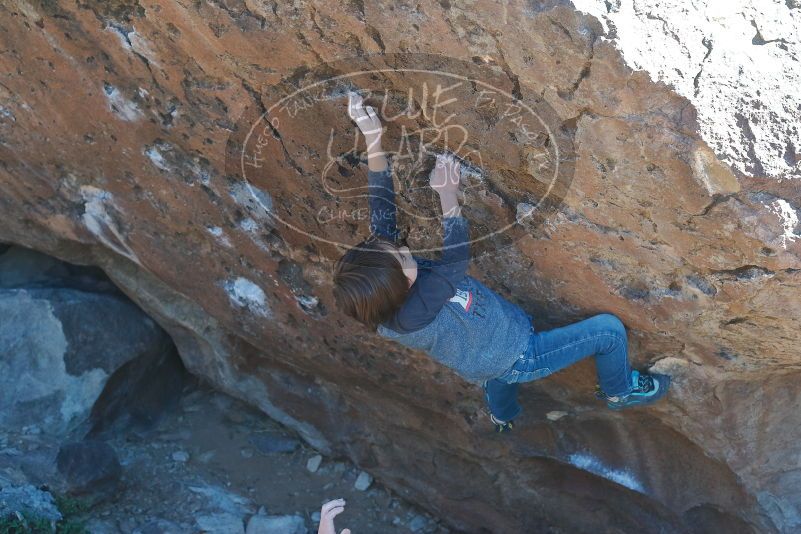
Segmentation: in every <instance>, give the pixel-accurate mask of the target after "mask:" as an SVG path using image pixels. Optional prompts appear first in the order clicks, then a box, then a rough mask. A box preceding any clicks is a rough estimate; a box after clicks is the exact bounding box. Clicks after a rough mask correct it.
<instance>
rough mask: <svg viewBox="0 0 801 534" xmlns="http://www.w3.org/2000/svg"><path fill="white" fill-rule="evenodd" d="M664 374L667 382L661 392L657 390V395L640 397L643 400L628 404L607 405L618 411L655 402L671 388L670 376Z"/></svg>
mask: <svg viewBox="0 0 801 534" xmlns="http://www.w3.org/2000/svg"><path fill="white" fill-rule="evenodd" d="M664 376H665V384H664V388H663V389H662V391H661V393H660V392H659V391H657V392H656V395H654V396H653V397H640V399H641V400H635V401H632V402H627V403H626V404H611V403H606V405H607V406H608V407H609V409H610V410H614V411H616V412H618V411H620V410H625V409H626V408H635V407H637V406H648V405H649V404H653V403H655V402H656V401H658V400H659V399H661V398H662V397H664V396H665V395H667V392H668V390H670V377H669V376H667V375H664Z"/></svg>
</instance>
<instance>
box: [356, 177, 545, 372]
mask: <svg viewBox="0 0 801 534" xmlns="http://www.w3.org/2000/svg"><path fill="white" fill-rule="evenodd" d="M368 176H369V186H368V191H369V203H370V214H371V230H372V232H373V233H374V234H375V235H378V236H382V237H385V238H387V239H391V240H393V241H395V240H396V239H397V237H398V230H397V224H396V208H395V189H394V184H393V181H392V176H391V174H390V171H389V170H386V171H383V172H373V171H370V172H369V173H368ZM442 224H443V230H444V242H443V251H442V256H441V258H440V259H439V260H429V259H426V258H418V257H417V256H415V257H414V258H415V260H417V279H416V280H415V282H414V284H412V286H411V287H410V288H409V293H408V295H407V297H406V300H405V302H404V303H403V305H402V306H401V307H400V308H399V309H398V311H397V312H396V313H395V315H394V316H393V317H392V319H391V320H389V321H387V322H386V323H384V324H381V325H379V326H378V330H377V331H378V334H379V335H381V336H383V337H386V338H389V339H393V340H395V341H397V342H399V343H401V344H403V345H405V346H407V347H411V348H415V349H420V350H424V351H426V352H427V353H428V354H429V355H430V356H431V357H432V358H434V359H435V360H436V361H438V362H440V363H442V364H443V365H446V366H448V367H450V368H451V369H453V370H454V371H456V372H457V373H458V374H459V375H460V376H462V378H464V379H465V380H468V381H470V382H473V383H479V384H480V383H482V382H483V381H485V380H489V379H492V378H495V377H498V376H500V375H502V374H504V372H505V371H507V370H508V369H509V368H510V367H511V366H512V364H513V363H514V362H515V361H516V360H517V359H518V358H519V357H520V356H521V355H522V354H523V352H525V350H526V347H527V345H528V340H529V335H530V334H531V317H530V316H529V315H528V314H526V312H525V311H523V310H522V309H521V308H520V307H519V306H516V305H515V304H512V303H511V302H509V301H507V300H506V299H504V298H503V297H501V296H500V295H498V294H497V293H495V292H494V291H492V290H491V289H490V288H488V287H487V286H485V285H484V284H482V283H481V282H479V281H478V280H476V279H475V278H473V277H471V276H469V275H467V274H466V271H467V265H468V263H469V261H470V248H469V237H468V227H467V219H465V218H464V217H461V216H460V217H445V218H443V220H442Z"/></svg>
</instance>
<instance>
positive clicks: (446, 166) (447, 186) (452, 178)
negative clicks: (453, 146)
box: [428, 154, 461, 195]
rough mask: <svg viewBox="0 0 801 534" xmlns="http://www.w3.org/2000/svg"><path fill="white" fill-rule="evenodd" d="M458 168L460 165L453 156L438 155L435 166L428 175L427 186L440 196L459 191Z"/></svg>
mask: <svg viewBox="0 0 801 534" xmlns="http://www.w3.org/2000/svg"><path fill="white" fill-rule="evenodd" d="M460 168H461V164H460V163H459V160H458V159H456V158H455V157H454V156H452V155H450V154H438V155H437V162H436V165H435V166H434V169H433V170H432V171H431V174H430V175H429V182H428V183H429V185H430V186H431V188H432V189H433V190H434V191H436V192H437V193H439V194H440V195H442V194H443V193H455V192H456V191H458V190H459V179H460V173H459V169H460Z"/></svg>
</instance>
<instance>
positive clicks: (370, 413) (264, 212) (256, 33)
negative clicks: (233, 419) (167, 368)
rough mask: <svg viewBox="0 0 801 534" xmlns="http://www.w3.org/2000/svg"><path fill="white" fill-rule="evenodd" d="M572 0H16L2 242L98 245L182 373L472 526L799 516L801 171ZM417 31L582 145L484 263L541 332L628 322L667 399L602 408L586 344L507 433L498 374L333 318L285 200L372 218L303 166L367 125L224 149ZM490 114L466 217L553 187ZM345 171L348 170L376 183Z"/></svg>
mask: <svg viewBox="0 0 801 534" xmlns="http://www.w3.org/2000/svg"><path fill="white" fill-rule="evenodd" d="M563 4H567V3H566V2H561V1H555V0H554V1H544V0H543V1H539V0H538V1H532V2H497V1H494V0H475V1H472V2H465V3H461V2H448V1H447V0H440V1H439V2H435V1H433V0H421V1H419V2H407V1H386V2H383V1H375V2H374V1H369V2H362V1H360V0H353V1H349V2H343V3H339V2H323V1H320V0H299V1H296V2H275V1H267V0H215V1H208V2H207V1H192V2H190V1H187V0H179V1H175V2H158V1H156V0H122V1H118V0H115V1H109V2H95V1H93V0H80V1H76V2H72V1H69V2H67V1H64V2H55V1H42V2H35V1H26V0H8V1H6V2H4V3H3V4H2V6H0V28H1V29H2V31H1V32H0V43H2V50H3V52H2V55H1V56H0V65H2V74H0V210H2V211H1V213H2V220H0V242H5V243H15V244H20V245H24V246H27V247H31V248H34V249H37V250H40V251H43V252H46V253H48V254H51V255H54V256H57V257H59V258H62V259H64V260H67V261H70V262H74V263H80V264H91V265H97V266H100V267H102V268H103V269H104V270H105V271H106V272H107V273H108V274H109V275H110V277H111V278H112V279H113V280H114V281H115V282H116V283H117V284H118V285H119V286H120V288H121V289H122V290H123V291H125V292H126V293H127V294H128V295H130V296H131V298H133V299H134V300H135V301H136V302H137V303H138V304H139V305H140V306H141V307H142V308H143V309H144V310H146V311H147V312H148V313H149V314H150V315H151V316H152V317H153V318H154V319H156V320H157V321H158V322H159V324H160V325H162V326H163V327H164V328H165V329H166V330H167V331H168V332H169V333H170V334H171V335H172V337H173V338H174V339H175V341H176V344H177V346H178V348H179V350H180V353H181V356H182V358H183V360H184V362H185V363H186V366H187V367H188V368H189V369H190V371H192V372H193V373H195V374H197V375H199V376H201V377H203V378H204V379H206V380H208V381H209V382H211V383H212V384H214V385H215V386H217V387H219V388H220V389H222V390H224V391H226V392H229V393H231V394H233V395H236V396H238V397H240V398H242V399H245V400H246V401H248V402H250V403H252V404H254V405H256V406H258V407H260V408H261V409H262V410H263V411H265V412H266V413H267V414H269V415H271V416H273V417H275V418H276V419H278V420H279V421H282V422H283V423H285V424H287V425H289V426H291V427H293V428H295V429H296V430H297V431H298V433H299V434H300V435H301V436H303V437H304V439H306V440H307V441H308V442H310V443H311V444H313V445H314V446H316V447H318V448H319V449H320V450H322V451H326V452H331V453H335V454H342V455H347V456H348V457H350V458H352V459H353V460H354V461H355V462H357V463H358V464H359V465H360V466H361V467H362V468H363V469H365V470H367V471H369V472H370V473H371V474H373V475H374V476H375V477H376V478H377V479H378V480H380V481H381V482H382V483H384V484H386V485H387V486H389V487H390V488H392V489H393V490H395V491H397V492H399V493H401V494H403V495H404V496H405V497H408V498H409V499H411V500H413V501H415V502H417V503H419V504H420V505H422V506H424V507H426V508H427V509H429V510H430V511H432V512H433V513H435V514H438V515H439V516H442V517H443V518H445V519H447V521H448V522H450V523H451V524H452V525H453V526H454V527H456V528H458V529H463V530H466V531H470V532H534V531H537V532H598V531H607V532H635V531H636V532H640V531H653V532H656V531H660V530H659V529H660V528H661V529H662V530H661V531H662V532H672V531H688V530H693V529H694V531H696V532H757V531H758V532H771V531H785V532H791V531H793V530H794V529H795V528H801V490H800V489H799V488H801V469H799V458H801V439H799V437H801V430H799V428H801V411H800V410H798V405H799V401H801V366H800V364H801V358H800V357H799V349H798V342H799V335H798V327H799V324H798V317H799V315H801V241H799V240H797V239H795V238H794V237H793V236H795V235H797V232H798V230H797V229H795V228H789V229H788V228H787V226H786V224H787V221H788V220H792V218H791V217H789V218H788V216H785V217H784V218H783V217H782V216H781V214H780V213H778V212H777V211H776V209H778V207H782V208H786V209H789V210H795V209H797V207H798V206H799V205H801V187H800V186H799V184H798V182H797V181H792V180H786V181H782V180H776V179H774V178H768V177H766V176H749V175H744V174H742V173H740V172H739V171H736V170H732V168H730V167H729V166H727V165H724V164H722V163H721V162H720V161H719V160H718V158H717V157H716V155H715V153H714V152H713V151H711V150H710V149H709V147H708V146H707V144H706V143H705V142H704V140H703V139H702V138H701V136H700V134H699V133H698V132H699V129H698V124H697V122H696V119H695V109H694V108H693V106H692V105H691V104H690V103H689V102H688V101H687V100H686V99H684V98H682V97H680V96H678V95H677V94H675V93H674V92H673V91H672V90H671V89H670V87H668V86H666V85H664V84H660V83H654V82H653V81H651V79H650V78H649V76H648V74H647V73H645V72H642V71H632V70H631V69H630V68H629V67H628V66H627V65H626V63H625V62H624V61H623V59H622V58H621V55H620V53H619V52H618V51H617V50H616V49H615V47H614V44H613V43H612V42H610V41H608V40H604V39H601V38H600V37H601V35H602V33H603V29H602V26H601V25H600V24H599V23H598V21H597V20H595V19H594V18H592V17H590V16H588V15H583V14H580V13H578V12H576V11H575V10H573V9H572V7H570V6H569V5H563ZM415 53H424V54H435V55H440V56H445V57H449V58H455V59H456V60H459V62H460V63H459V64H461V65H470V64H472V65H474V66H475V67H476V68H480V69H483V70H482V72H486V73H488V74H487V75H488V76H490V77H492V81H493V83H496V84H498V87H500V88H502V89H503V90H504V91H505V92H508V93H509V94H510V95H512V97H517V98H519V99H520V100H522V101H523V102H524V103H527V104H529V105H530V106H532V107H533V108H535V109H536V110H539V111H541V112H542V116H548V117H549V120H551V121H553V122H552V123H550V124H549V127H550V128H552V133H553V137H552V139H553V141H554V143H552V144H551V145H548V146H550V147H553V146H559V147H568V148H569V149H570V154H567V156H569V157H568V158H567V159H566V160H565V161H563V162H562V163H563V164H564V165H565V166H566V167H570V168H571V170H570V178H571V181H570V182H569V184H567V183H565V185H569V187H567V188H566V189H565V190H564V191H561V193H562V194H561V196H563V198H559V200H560V203H559V204H558V205H555V206H553V208H554V209H553V210H552V211H551V212H550V213H549V214H548V216H547V217H546V218H545V219H544V221H541V224H538V225H534V224H530V225H526V224H520V225H516V227H515V228H516V229H515V232H516V233H514V234H510V235H514V239H508V240H506V241H504V240H503V239H500V238H499V240H497V241H492V242H491V243H490V244H489V245H480V246H479V249H477V250H480V251H481V253H480V254H477V257H476V258H475V260H474V261H473V263H472V265H471V271H470V272H471V274H473V275H474V276H476V277H478V278H480V279H482V280H483V281H485V282H486V283H487V284H488V285H489V286H491V287H493V288H494V289H496V290H497V291H498V292H500V293H501V294H503V295H504V296H506V297H507V298H509V299H510V300H512V301H514V302H516V303H518V304H519V305H520V306H522V307H523V308H524V309H525V310H526V311H527V312H529V313H530V314H531V315H532V316H533V317H534V324H535V327H536V328H537V329H546V328H551V327H555V326H560V325H563V324H566V323H569V322H573V321H576V320H579V319H583V318H585V317H587V316H589V315H591V314H594V313H599V312H611V313H615V314H617V315H618V316H619V317H620V318H621V319H622V320H623V322H624V323H625V324H626V326H627V328H628V330H629V333H630V352H631V355H632V358H633V361H634V362H635V363H636V365H638V366H641V367H645V366H648V365H651V364H653V365H655V366H656V368H657V369H660V370H661V371H663V372H669V373H670V374H672V375H673V377H674V389H673V391H672V393H671V395H670V396H669V398H668V400H666V401H665V402H663V403H661V404H660V405H659V406H657V407H654V408H652V409H647V410H646V409H641V410H632V411H630V412H623V413H611V412H610V411H608V410H606V409H605V408H604V407H603V406H602V405H600V404H599V403H598V402H597V401H595V399H594V398H593V395H592V391H593V386H594V367H593V365H592V362H591V361H587V362H585V363H582V364H580V365H578V366H576V367H575V368H571V369H569V370H566V371H565V372H562V373H559V374H557V375H556V376H554V377H551V378H548V379H547V380H544V381H541V382H538V383H534V384H528V385H526V386H524V387H523V388H522V389H521V391H522V399H523V404H524V409H525V415H524V417H522V418H521V420H520V421H519V425H518V429H516V431H515V433H514V434H513V435H511V436H505V435H495V434H493V433H492V432H491V428H490V426H489V425H488V424H487V422H486V418H485V417H484V415H483V409H484V408H483V399H482V395H481V392H480V390H479V389H477V388H476V387H474V386H471V385H469V384H467V383H465V382H463V381H461V380H460V379H459V378H458V377H457V376H455V375H454V374H453V373H452V372H450V371H449V370H447V369H445V368H442V367H440V366H438V365H437V364H435V363H434V362H432V361H431V360H430V359H428V358H427V357H426V356H425V355H424V354H421V353H415V352H412V351H409V350H406V349H403V348H402V347H400V346H397V345H392V344H389V343H387V342H385V341H383V340H382V339H381V338H379V337H378V336H377V335H375V334H373V333H370V332H367V331H365V330H364V329H362V328H360V327H359V326H358V325H357V324H355V323H354V322H353V321H351V320H350V319H348V318H346V317H344V316H343V315H341V314H340V313H338V312H337V311H336V310H335V308H334V303H333V299H332V296H331V283H332V281H331V259H332V258H333V257H334V256H335V252H336V246H333V245H330V244H329V245H326V244H322V243H321V242H320V241H319V239H316V237H315V236H309V235H305V234H304V233H303V232H297V231H292V230H291V229H290V228H289V227H288V226H286V225H283V224H276V221H275V217H276V215H277V214H289V215H287V216H286V217H285V219H287V220H289V221H291V220H294V219H292V217H297V218H298V219H299V220H301V219H302V220H304V221H305V223H306V224H307V225H311V226H313V227H314V228H316V229H317V230H319V231H320V232H322V233H323V234H325V235H326V236H327V237H330V238H332V240H333V239H335V240H336V242H340V243H355V242H356V240H357V239H358V238H359V236H364V235H366V232H367V227H366V223H365V222H364V221H361V222H359V221H356V222H352V221H337V222H335V223H332V224H331V225H322V224H321V223H320V222H319V221H317V223H314V221H313V220H311V219H308V218H307V215H309V214H314V213H317V212H318V209H319V208H321V207H322V205H323V200H324V199H325V198H326V197H325V191H323V189H322V188H320V187H317V186H316V185H315V186H314V187H312V185H310V184H312V183H315V184H316V182H312V180H311V179H310V178H309V177H311V176H317V174H316V173H318V171H319V170H320V167H321V166H322V165H323V163H325V161H324V157H323V156H324V155H325V150H326V147H327V145H326V143H325V140H326V139H327V137H328V134H329V132H330V131H331V130H332V129H333V130H334V131H335V132H336V136H335V139H336V143H340V142H345V141H343V140H347V139H350V140H351V141H352V139H353V131H354V130H353V125H352V124H351V123H350V122H349V120H348V119H347V116H346V114H345V109H344V102H345V99H344V97H343V98H342V99H340V100H331V101H328V102H327V103H324V105H322V107H319V108H315V109H318V110H319V113H317V112H315V113H317V114H316V115H315V116H314V117H312V118H304V119H303V120H299V121H296V122H295V123H293V124H291V125H282V126H281V127H279V128H278V131H277V132H276V133H275V135H273V139H272V140H271V142H270V145H269V148H267V149H265V150H266V152H265V155H266V156H267V157H268V159H269V160H270V161H271V162H272V166H270V167H268V168H267V170H266V171H265V172H266V174H261V175H259V177H258V178H257V179H254V180H253V181H252V183H249V182H245V180H244V179H243V177H242V176H238V175H237V174H236V173H235V172H233V171H232V168H231V166H230V163H231V159H230V158H231V153H230V149H231V148H232V147H233V148H236V147H237V146H238V145H237V144H236V142H232V140H234V141H242V142H244V141H245V140H244V139H242V138H241V134H242V128H244V127H245V125H246V124H248V122H247V121H248V120H249V119H250V118H252V117H258V115H259V114H260V113H261V110H262V109H264V110H267V109H269V108H270V106H271V104H272V103H273V100H272V99H273V98H274V97H275V95H276V94H277V93H275V91H277V90H278V89H276V88H282V89H281V90H286V89H287V88H288V87H294V88H302V87H304V83H308V82H309V81H310V80H311V79H312V78H313V77H314V76H317V75H319V74H320V73H321V72H322V73H325V72H326V69H328V74H329V75H332V76H333V75H335V74H336V73H337V72H341V70H340V71H337V70H336V69H342V68H345V67H343V66H347V65H348V64H349V63H348V61H349V60H348V58H353V59H352V62H353V64H354V65H355V64H359V65H373V66H375V65H382V64H386V63H387V62H390V60H389V59H387V58H390V59H391V58H397V57H405V58H410V57H413V56H411V55H410V54H415ZM375 54H377V55H378V56H374V55H375ZM381 54H384V56H382V55H381ZM396 54H405V55H402V56H396ZM332 65H333V66H334V67H332ZM405 66H406V67H408V68H412V67H414V65H413V64H409V65H405ZM394 67H395V68H397V67H398V65H397V64H395V65H394ZM425 67H426V68H428V69H430V68H432V66H431V65H430V64H429V65H425ZM374 82H375V83H376V84H379V85H380V84H384V85H389V86H390V87H394V88H396V89H400V88H402V87H403V83H404V77H403V76H401V75H398V74H392V73H391V72H390V73H387V74H386V75H384V77H382V78H379V79H378V81H374ZM463 89H464V90H468V88H466V87H465V88H463ZM340 96H341V95H340ZM538 102H540V104H538ZM538 106H539V107H538ZM337 109H341V114H337ZM254 113H255V115H253V114H254ZM548 113H552V115H548ZM497 114H498V110H494V111H493V110H490V111H487V112H486V114H484V112H483V111H481V110H479V109H475V110H472V111H471V112H470V113H469V114H468V115H466V116H465V118H464V121H463V125H464V126H465V128H466V130H467V131H468V132H469V134H470V135H471V136H472V137H471V139H472V140H473V141H472V142H473V143H474V144H475V146H470V147H469V148H476V149H479V150H480V152H481V156H482V160H481V167H482V168H483V170H484V171H486V173H487V176H486V177H485V178H486V179H487V180H488V182H487V183H488V184H489V185H490V186H491V187H489V186H487V189H485V190H479V191H478V192H476V193H475V194H473V193H470V194H469V195H472V196H469V195H468V199H469V200H470V203H469V208H466V213H467V215H468V218H470V220H471V223H472V224H473V226H472V229H473V231H474V232H476V231H483V230H484V229H486V228H489V226H491V225H492V224H494V223H499V222H504V221H514V220H515V217H518V216H519V215H520V205H518V202H522V201H523V200H524V199H525V198H528V197H527V196H526V195H527V194H529V193H532V192H536V191H537V190H538V187H540V186H538V185H537V183H536V182H531V181H526V180H528V179H529V178H530V177H531V176H534V174H536V173H535V172H534V171H532V169H533V168H534V167H535V164H534V163H532V161H535V160H536V157H537V156H536V154H534V155H533V156H532V152H531V151H532V150H534V149H535V148H536V147H534V148H532V147H533V145H531V144H529V143H526V142H525V141H524V140H521V139H519V138H517V139H511V138H501V137H500V136H494V135H493V133H492V132H493V130H492V129H491V128H492V127H493V126H492V125H493V121H494V120H497V117H498V115H497ZM482 121H484V122H482ZM425 122H426V119H417V120H416V121H411V123H410V124H411V125H416V126H421V124H422V125H425ZM482 128H485V129H482ZM268 133H269V132H268ZM398 135H399V134H398V131H397V130H393V131H392V132H390V133H389V136H388V138H389V139H393V140H397V139H398ZM278 136H280V139H281V141H282V143H280V144H279V143H276V142H275V141H276V140H277V139H278ZM336 143H335V148H336V147H337V146H338V145H336ZM337 150H341V151H344V148H341V147H339V148H337ZM562 155H563V156H565V154H564V153H563V154H562ZM471 161H474V160H471ZM226 162H228V165H226ZM343 169H344V170H342V169H340V170H339V174H337V175H335V176H334V178H335V180H339V181H342V182H348V183H351V182H353V183H358V182H359V180H363V179H364V177H365V170H364V166H363V165H358V164H356V162H354V163H353V165H352V166H349V167H343ZM234 170H235V169H234ZM410 176H412V178H413V175H410ZM534 178H537V176H534ZM529 186H530V187H529ZM423 194H424V192H423ZM410 198H411V197H410ZM421 198H422V200H421V206H422V207H421V213H427V212H426V210H427V209H428V207H430V206H429V205H428V204H426V197H424V196H423V197H421ZM406 200H408V199H406ZM406 200H404V201H406ZM359 202H362V203H363V204H362V205H364V203H366V200H365V199H362V200H361V201H359V200H355V199H350V200H348V201H343V205H345V206H349V207H352V206H358V205H359ZM770 206H773V207H774V208H776V209H770ZM293 210H295V212H294V213H293ZM299 210H300V211H299ZM304 210H305V211H304ZM796 221H797V218H796ZM413 222H414V221H413V220H412V219H411V218H408V217H406V216H405V215H401V225H402V226H403V227H404V229H405V230H406V231H410V230H411V229H413V227H414V224H413ZM435 226H436V221H434V222H431V221H429V222H428V223H427V226H426V224H423V227H425V228H432V227H435ZM308 227H310V226H307V227H306V228H308ZM316 235H317V237H319V233H318V234H316ZM414 239H419V243H429V242H430V243H431V244H434V245H435V243H436V241H435V240H433V234H431V233H423V234H420V235H419V236H418V237H414V235H411V236H410V240H414ZM481 247H483V248H481ZM645 525H650V527H646V526H645ZM651 527H652V528H651Z"/></svg>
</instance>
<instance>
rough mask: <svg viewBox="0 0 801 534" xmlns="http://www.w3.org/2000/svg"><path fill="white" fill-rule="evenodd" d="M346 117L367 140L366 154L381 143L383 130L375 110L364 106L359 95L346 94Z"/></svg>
mask: <svg viewBox="0 0 801 534" xmlns="http://www.w3.org/2000/svg"><path fill="white" fill-rule="evenodd" d="M348 116H349V117H350V118H351V119H353V120H354V121H355V122H356V126H358V127H359V131H360V132H362V134H364V138H365V140H367V150H368V152H369V151H370V150H371V149H373V148H375V147H376V146H377V145H380V143H381V134H382V133H383V131H384V129H383V127H382V126H381V119H380V118H379V117H378V113H376V110H375V109H374V108H372V107H370V106H365V105H364V99H363V98H362V96H361V95H360V94H359V93H348Z"/></svg>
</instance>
